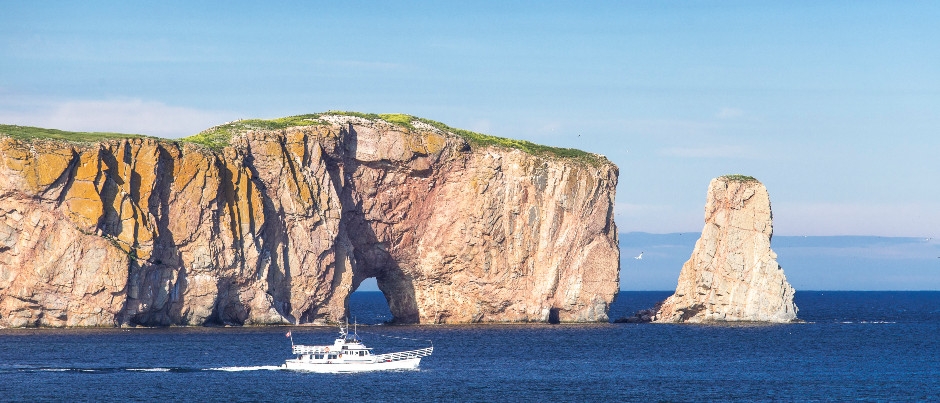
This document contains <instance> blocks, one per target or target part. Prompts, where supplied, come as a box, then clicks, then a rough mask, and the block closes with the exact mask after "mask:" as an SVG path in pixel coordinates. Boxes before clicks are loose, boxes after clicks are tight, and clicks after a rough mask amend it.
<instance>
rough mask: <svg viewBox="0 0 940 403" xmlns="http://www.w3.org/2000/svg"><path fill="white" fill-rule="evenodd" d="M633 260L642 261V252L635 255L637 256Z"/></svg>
mask: <svg viewBox="0 0 940 403" xmlns="http://www.w3.org/2000/svg"><path fill="white" fill-rule="evenodd" d="M634 259H636V260H642V259H643V252H640V254H639V255H637V256H635V257H634Z"/></svg>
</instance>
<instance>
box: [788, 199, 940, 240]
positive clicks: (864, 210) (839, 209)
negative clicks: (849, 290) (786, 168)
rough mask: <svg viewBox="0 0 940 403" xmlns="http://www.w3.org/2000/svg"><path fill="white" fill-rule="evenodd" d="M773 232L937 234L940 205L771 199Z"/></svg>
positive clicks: (798, 233) (934, 236) (939, 226)
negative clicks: (779, 201)
mask: <svg viewBox="0 0 940 403" xmlns="http://www.w3.org/2000/svg"><path fill="white" fill-rule="evenodd" d="M773 211H774V233H778V234H786V235H880V236H913V237H931V238H940V232H938V231H940V230H938V228H940V205H929V204H926V205H925V204H919V203H895V204H885V203H870V204H868V203H858V202H856V203H786V202H782V203H775V204H774V205H773Z"/></svg>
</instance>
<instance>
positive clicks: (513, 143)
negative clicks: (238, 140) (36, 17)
mask: <svg viewBox="0 0 940 403" xmlns="http://www.w3.org/2000/svg"><path fill="white" fill-rule="evenodd" d="M324 115H342V116H356V117H360V118H363V119H367V120H383V121H386V122H388V123H391V124H393V125H397V126H400V127H404V128H407V129H409V130H415V127H414V123H415V122H421V123H424V124H427V125H430V126H432V127H434V128H436V129H438V130H441V131H444V132H449V133H453V134H455V135H458V136H460V137H462V138H464V139H465V140H467V142H468V143H470V146H471V147H486V146H496V147H503V148H511V149H518V150H521V151H524V152H526V153H529V154H533V155H549V156H556V157H562V158H577V159H585V160H588V161H591V162H595V161H598V160H600V159H602V158H601V157H599V156H597V155H595V154H592V153H589V152H585V151H581V150H578V149H574V148H561V147H549V146H543V145H540V144H535V143H532V142H530V141H525V140H514V139H508V138H503V137H496V136H490V135H487V134H481V133H476V132H472V131H469V130H463V129H457V128H453V127H450V126H448V125H446V124H443V123H441V122H437V121H434V120H430V119H423V118H419V117H415V116H411V115H405V114H400V113H396V114H373V113H359V112H347V111H329V112H325V113H315V114H306V115H297V116H288V117H283V118H277V119H245V120H237V121H234V122H229V123H225V124H221V125H218V126H215V127H211V128H209V129H206V130H203V131H202V132H199V133H197V134H194V135H192V136H189V137H185V138H182V139H179V140H177V141H180V142H187V143H195V144H200V145H202V146H205V147H208V148H210V149H212V150H216V151H218V150H221V149H223V148H225V147H226V146H228V145H229V144H230V141H231V138H232V137H233V136H235V135H237V134H239V133H244V132H246V131H249V130H279V129H286V128H288V127H297V126H316V125H324V124H328V123H327V122H325V121H323V120H320V117H321V116H324ZM0 134H2V135H7V136H10V137H13V138H16V139H20V140H34V139H49V140H65V141H72V142H96V141H105V140H113V139H126V138H140V137H148V136H143V135H139V134H123V133H99V132H68V131H63V130H55V129H42V128H38V127H27V126H14V125H0Z"/></svg>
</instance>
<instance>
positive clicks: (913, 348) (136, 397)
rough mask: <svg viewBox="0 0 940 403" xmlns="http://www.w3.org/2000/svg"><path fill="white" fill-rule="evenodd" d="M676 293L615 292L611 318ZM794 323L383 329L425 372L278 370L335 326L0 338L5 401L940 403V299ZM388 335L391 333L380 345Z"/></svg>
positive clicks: (373, 334)
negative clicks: (293, 346) (296, 349)
mask: <svg viewBox="0 0 940 403" xmlns="http://www.w3.org/2000/svg"><path fill="white" fill-rule="evenodd" d="M669 294H670V293H669V292H621V293H620V294H619V295H618V297H617V300H616V302H615V303H614V304H613V306H612V307H611V312H610V316H611V318H617V317H620V316H627V315H629V314H631V313H632V312H634V311H636V310H637V309H641V308H648V307H650V306H652V305H653V304H654V303H655V302H657V301H659V300H662V299H664V298H665V297H667V296H668V295H669ZM796 303H797V305H798V306H799V308H800V312H799V317H800V318H801V319H803V320H805V321H806V323H802V324H789V325H735V326H702V325H652V324H581V325H567V324H562V325H548V324H544V325H543V324H537V325H459V326H450V325H448V326H426V325H425V326H384V325H381V323H382V322H383V321H385V320H388V319H390V314H389V313H388V307H387V306H386V305H385V302H384V298H383V297H382V294H381V293H378V292H357V293H355V294H353V296H352V297H351V299H350V308H351V310H352V315H353V316H355V317H356V319H357V321H358V322H360V323H364V324H365V325H362V326H359V328H358V331H359V335H360V336H361V337H362V339H363V341H364V342H365V343H366V344H367V345H368V346H370V347H375V349H376V352H377V353H381V352H387V351H392V350H400V349H406V348H418V347H424V346H426V345H427V343H428V342H427V341H425V340H430V341H431V342H433V345H434V354H433V355H432V356H430V357H426V358H424V359H423V360H422V361H421V368H420V369H419V370H417V371H402V372H384V373H365V374H314V373H302V372H291V371H283V370H278V369H277V366H278V365H280V364H281V363H283V361H284V360H285V359H286V358H289V357H290V341H289V339H287V338H286V337H285V333H286V332H287V331H288V330H290V331H291V332H292V334H293V338H294V341H295V342H296V343H305V344H329V343H331V342H332V339H333V338H334V337H335V335H336V329H335V328H329V327H302V326H301V327H264V328H219V327H214V328H212V327H205V328H157V329H154V328H133V329H67V330H64V329H0V401H62V400H68V401H158V400H159V401H251V402H254V401H278V402H280V401H343V402H349V401H377V402H385V401H483V402H494V401H533V402H565V401H571V402H590V401H642V402H650V401H681V402H700V401H849V400H855V401H940V337H938V336H940V292H933V291H929V292H906V291H905V292H850V291H840V292H829V291H798V292H797V293H796ZM386 336H393V337H386Z"/></svg>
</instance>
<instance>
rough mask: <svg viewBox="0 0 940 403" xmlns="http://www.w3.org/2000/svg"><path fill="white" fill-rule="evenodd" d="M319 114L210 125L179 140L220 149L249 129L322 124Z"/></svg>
mask: <svg viewBox="0 0 940 403" xmlns="http://www.w3.org/2000/svg"><path fill="white" fill-rule="evenodd" d="M319 117H320V114H309V115H297V116H288V117H284V118H277V119H243V120H236V121H234V122H228V123H225V124H221V125H218V126H215V127H210V128H208V129H206V130H203V131H201V132H199V133H196V134H194V135H192V136H189V137H184V138H182V139H180V141H185V142H188V143H196V144H201V145H203V146H206V147H209V148H211V149H213V150H216V151H218V150H221V149H223V148H225V147H226V146H228V145H229V144H231V139H232V136H234V135H236V134H239V133H244V132H246V131H249V130H278V129H286V128H288V127H296V126H314V125H322V124H324V123H323V122H321V121H320V120H318V118H319Z"/></svg>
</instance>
